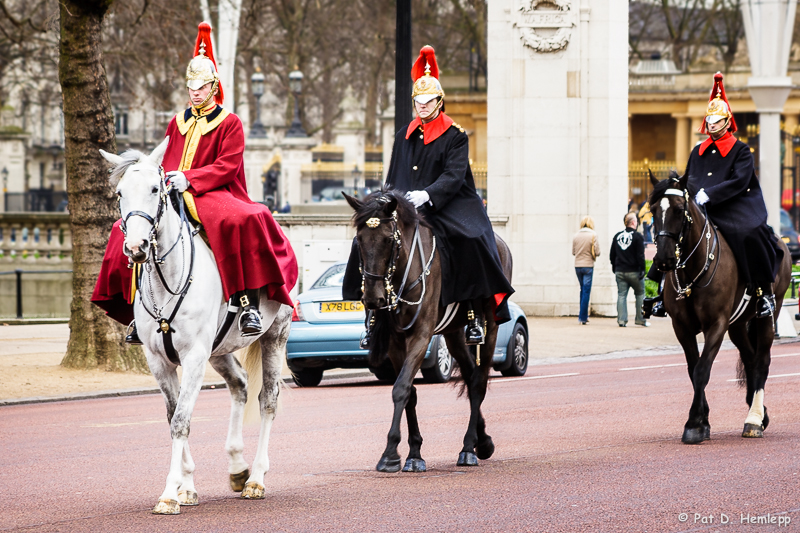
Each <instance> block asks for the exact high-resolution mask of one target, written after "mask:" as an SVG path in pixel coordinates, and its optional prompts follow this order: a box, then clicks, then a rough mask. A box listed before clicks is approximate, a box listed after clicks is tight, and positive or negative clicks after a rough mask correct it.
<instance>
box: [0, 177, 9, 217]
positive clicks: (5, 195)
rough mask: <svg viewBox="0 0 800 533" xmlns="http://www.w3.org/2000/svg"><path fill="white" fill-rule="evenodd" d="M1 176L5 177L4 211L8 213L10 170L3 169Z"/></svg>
mask: <svg viewBox="0 0 800 533" xmlns="http://www.w3.org/2000/svg"><path fill="white" fill-rule="evenodd" d="M0 175H2V176H3V211H4V212H7V211H8V169H7V168H6V167H3V170H0Z"/></svg>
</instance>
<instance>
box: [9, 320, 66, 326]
mask: <svg viewBox="0 0 800 533" xmlns="http://www.w3.org/2000/svg"><path fill="white" fill-rule="evenodd" d="M38 324H69V318H0V326H30V325H38Z"/></svg>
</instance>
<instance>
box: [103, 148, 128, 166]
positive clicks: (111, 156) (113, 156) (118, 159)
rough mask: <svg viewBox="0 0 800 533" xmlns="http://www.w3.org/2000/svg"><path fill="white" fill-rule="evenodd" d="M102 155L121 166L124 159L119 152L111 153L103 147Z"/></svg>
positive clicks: (113, 163) (115, 164)
mask: <svg viewBox="0 0 800 533" xmlns="http://www.w3.org/2000/svg"><path fill="white" fill-rule="evenodd" d="M100 155H102V156H103V157H104V158H105V160H106V161H108V162H109V163H111V164H112V165H114V166H115V167H116V166H119V165H121V164H122V161H123V159H122V158H121V157H120V156H118V155H117V154H110V153H108V152H106V151H105V150H103V149H100Z"/></svg>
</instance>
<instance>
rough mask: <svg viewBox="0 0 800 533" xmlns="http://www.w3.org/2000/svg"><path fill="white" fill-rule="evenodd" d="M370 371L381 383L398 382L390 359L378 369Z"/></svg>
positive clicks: (370, 368) (373, 368) (372, 368)
mask: <svg viewBox="0 0 800 533" xmlns="http://www.w3.org/2000/svg"><path fill="white" fill-rule="evenodd" d="M369 371H370V372H372V373H373V374H375V377H376V378H378V379H379V380H380V381H390V382H392V383H394V382H395V381H397V374H396V373H395V371H394V367H393V366H392V362H391V361H389V360H388V359H387V360H386V361H384V363H383V364H382V365H381V366H379V367H377V368H375V367H369Z"/></svg>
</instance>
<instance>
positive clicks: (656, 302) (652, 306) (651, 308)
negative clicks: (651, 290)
mask: <svg viewBox="0 0 800 533" xmlns="http://www.w3.org/2000/svg"><path fill="white" fill-rule="evenodd" d="M642 316H643V317H644V318H645V319H647V318H650V317H651V316H660V317H665V316H667V310H666V309H664V295H663V294H661V291H659V293H658V294H657V295H656V296H653V297H652V298H645V299H644V302H643V303H642Z"/></svg>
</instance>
